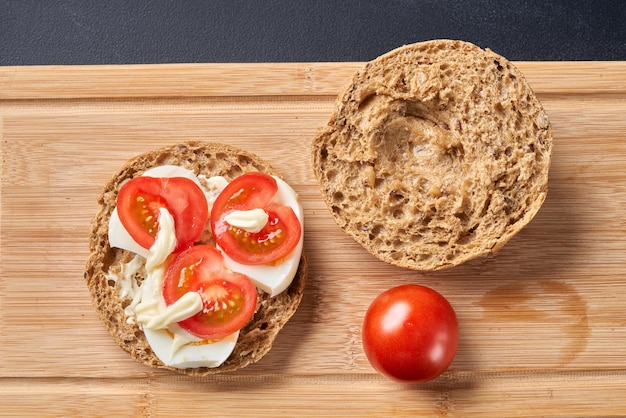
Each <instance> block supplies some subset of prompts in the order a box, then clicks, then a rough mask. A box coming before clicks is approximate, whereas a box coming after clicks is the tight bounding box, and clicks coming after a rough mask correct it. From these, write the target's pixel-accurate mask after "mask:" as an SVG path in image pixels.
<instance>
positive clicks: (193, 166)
mask: <svg viewBox="0 0 626 418" xmlns="http://www.w3.org/2000/svg"><path fill="white" fill-rule="evenodd" d="M168 164H172V165H178V166H181V167H184V168H187V169H189V170H192V171H193V172H195V173H196V175H198V174H204V175H205V176H207V177H211V176H218V175H220V176H224V177H226V179H227V180H229V181H230V180H232V179H234V178H235V177H237V176H239V175H241V174H243V173H246V172H250V171H262V172H266V173H268V174H272V175H277V173H276V171H275V170H274V169H273V168H272V167H271V166H270V165H269V164H267V163H265V162H264V161H262V160H261V159H260V158H259V157H257V156H256V155H254V154H251V153H248V152H246V151H243V150H240V149H238V148H235V147H231V146H227V145H224V144H218V143H209V142H200V141H191V142H185V143H181V144H177V145H173V146H169V147H165V148H160V149H156V150H152V151H149V152H146V153H144V154H141V155H139V156H137V157H135V158H133V159H132V160H130V161H129V162H128V163H127V164H126V165H125V166H124V167H122V169H121V170H120V171H119V172H118V173H117V174H115V175H114V176H113V177H112V178H111V180H110V181H109V182H108V183H107V184H106V185H105V186H104V188H103V190H102V194H101V195H100V198H99V204H100V211H99V213H98V214H96V216H95V218H94V220H93V222H92V225H91V235H90V241H89V250H90V256H89V259H88V260H87V264H86V268H85V281H86V283H87V286H88V288H89V291H90V292H91V296H92V299H93V304H94V306H95V308H96V311H97V313H98V315H99V317H100V319H101V320H102V322H103V323H104V324H105V326H106V328H107V330H108V331H109V333H110V334H111V337H113V339H114V340H115V342H116V343H117V344H118V345H119V346H120V347H121V348H122V349H123V350H125V351H127V352H128V353H129V354H130V356H131V357H133V358H134V359H135V360H137V361H139V362H141V363H144V364H146V365H148V366H152V367H157V368H165V369H170V370H173V371H176V372H178V373H181V374H186V375H193V376H206V375H210V374H216V373H222V372H227V371H234V370H237V369H240V368H242V367H245V366H247V365H249V364H252V363H255V362H257V361H258V360H260V359H261V358H262V357H263V356H264V355H265V354H266V353H267V352H268V351H269V350H270V349H271V347H272V345H273V343H274V340H275V338H276V336H277V335H278V332H279V331H280V330H281V329H282V328H283V326H284V325H285V324H286V323H287V322H288V321H289V319H290V318H291V317H292V316H293V314H294V313H295V312H296V309H297V307H298V305H299V304H300V301H301V300H302V295H303V292H304V286H305V282H306V277H307V259H306V256H305V254H304V252H303V254H302V258H301V259H300V264H299V266H298V271H297V273H296V277H295V278H294V280H293V282H292V283H291V285H290V286H289V288H287V290H285V291H284V292H283V293H281V294H279V295H277V296H275V297H273V298H270V297H269V295H268V294H267V293H264V292H262V291H260V290H259V291H258V292H257V293H258V301H257V309H256V311H255V314H254V316H253V317H252V319H251V320H250V321H249V322H248V323H247V324H246V325H245V326H244V328H243V329H242V330H241V331H240V333H239V339H238V341H237V345H236V346H235V350H234V351H233V353H232V354H231V356H230V357H229V358H228V359H227V360H226V362H224V363H223V364H222V365H221V366H220V367H216V368H207V367H199V368H192V369H178V368H175V367H170V366H167V365H165V364H163V363H162V362H161V361H160V360H159V359H158V357H157V356H156V355H155V354H154V352H153V351H152V349H151V348H150V345H149V344H148V341H147V340H146V337H145V335H144V333H143V331H142V330H141V328H140V327H139V326H138V325H137V324H136V323H135V322H134V321H128V320H127V319H128V318H127V317H126V316H125V314H124V308H125V307H127V306H128V305H129V304H130V302H131V299H132V298H131V297H120V288H119V284H118V283H117V281H116V280H114V279H111V276H110V275H109V274H108V273H114V274H118V273H119V272H120V271H121V269H122V268H124V267H123V266H124V265H125V264H126V263H128V262H130V260H131V259H132V258H133V254H131V253H129V252H127V251H124V250H120V249H118V248H111V247H110V245H109V239H108V225H109V219H110V217H111V213H112V212H113V209H114V208H115V205H116V199H117V192H118V191H119V188H120V187H121V185H122V184H123V183H124V182H125V181H126V180H128V179H130V178H133V177H137V176H140V175H141V174H142V173H143V172H145V171H146V170H148V169H150V168H152V167H156V166H160V165H168ZM205 235H206V234H205ZM209 235H210V234H209ZM201 239H202V238H201ZM206 240H208V238H207V239H206ZM203 243H209V242H203ZM144 278H145V269H143V268H140V269H139V270H138V272H137V273H136V274H135V276H134V280H135V282H136V283H137V285H140V284H141V283H142V282H143V280H144Z"/></svg>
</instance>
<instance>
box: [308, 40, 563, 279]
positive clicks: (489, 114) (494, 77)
mask: <svg viewBox="0 0 626 418" xmlns="http://www.w3.org/2000/svg"><path fill="white" fill-rule="evenodd" d="M551 152H552V132H551V127H550V123H549V121H548V117H547V115H546V113H545V111H544V110H543V107H542V106H541V104H540V103H539V101H538V100H537V97H536V96H535V94H534V93H533V91H532V90H531V87H530V86H529V84H528V83H527V81H526V79H525V78H524V76H523V75H522V73H520V71H519V70H518V69H517V68H516V67H515V66H514V65H513V64H512V63H511V62H509V61H508V60H507V59H505V58H504V57H502V56H500V55H498V54H495V53H494V52H492V51H490V50H482V49H480V48H479V47H477V46H476V45H473V44H470V43H467V42H462V41H453V40H435V41H428V42H421V43H416V44H412V45H407V46H404V47H401V48H398V49H396V50H393V51H391V52H389V53H387V54H385V55H382V56H381V57H379V58H377V59H375V60H374V61H371V62H369V63H367V64H366V65H365V66H364V67H363V68H362V69H360V70H359V71H358V72H357V73H356V74H355V75H354V77H353V78H352V80H351V82H350V83H349V85H348V86H347V87H346V88H345V89H344V91H343V92H342V93H341V94H340V95H339V97H338V99H337V101H336V105H335V109H334V112H333V113H332V115H331V118H330V121H329V122H328V125H327V126H325V127H324V128H322V129H321V130H320V131H319V132H318V134H317V136H316V137H315V138H314V140H313V145H312V156H313V168H314V171H315V175H316V177H317V179H318V182H319V184H320V188H321V191H322V195H323V197H324V199H325V201H326V203H327V205H328V207H329V209H330V211H331V212H332V215H333V217H334V219H335V221H336V222H337V224H338V225H339V226H340V227H341V228H343V229H344V231H345V232H346V233H347V234H348V235H350V236H352V237H353V238H354V239H355V240H356V241H357V242H358V243H360V244H361V245H362V246H363V247H364V248H365V249H367V250H368V251H369V252H371V253H372V254H373V255H375V256H376V257H378V258H379V259H381V260H383V261H385V262H388V263H391V264H394V265H397V266H400V267H405V268H410V269H416V270H424V271H427V270H438V269H443V268H447V267H451V266H454V265H458V264H460V263H463V262H465V261H467V260H470V259H473V258H475V257H478V256H485V255H487V254H489V253H492V252H495V251H497V250H499V249H500V248H501V247H502V246H503V245H504V244H505V243H506V242H507V241H508V240H509V239H510V238H511V237H513V236H514V235H515V234H516V233H517V232H519V231H520V230H521V229H522V228H523V227H524V226H525V225H526V224H527V223H528V222H529V221H530V220H531V219H532V218H533V217H534V216H535V214H536V213H537V211H538V210H539V208H540V207H541V205H542V203H543V201H544V200H545V198H546V194H547V190H548V170H549V167H550V160H551Z"/></svg>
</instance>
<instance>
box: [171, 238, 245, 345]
mask: <svg viewBox="0 0 626 418" xmlns="http://www.w3.org/2000/svg"><path fill="white" fill-rule="evenodd" d="M187 292H198V293H199V294H200V296H201V297H202V303H203V308H202V311H200V312H199V313H197V314H196V315H194V316H192V317H190V318H187V319H185V320H183V321H180V322H178V325H180V326H181V327H182V328H183V329H185V330H187V331H189V332H190V333H192V334H194V335H196V336H198V337H200V338H203V339H207V340H217V339H221V338H224V337H226V336H228V335H230V334H232V333H233V332H235V331H238V330H239V329H241V328H242V327H243V326H244V325H245V324H246V323H247V322H248V321H249V320H250V318H252V315H254V310H255V308H256V300H257V292H256V287H255V286H254V284H253V283H252V282H251V281H250V279H249V278H248V277H247V276H245V275H243V274H239V273H234V272H232V271H230V270H228V269H227V268H225V267H224V258H223V257H222V254H221V253H220V252H219V251H218V250H217V249H215V248H214V247H212V246H210V245H196V246H193V247H191V248H189V249H187V250H185V251H183V252H182V253H180V255H179V256H178V257H177V258H176V260H174V262H173V263H172V264H171V265H170V266H169V268H168V269H167V273H166V274H165V280H164V282H163V298H164V299H165V303H166V304H167V305H171V304H172V303H174V302H176V301H177V300H178V299H180V297H182V296H183V295H184V294H185V293H187Z"/></svg>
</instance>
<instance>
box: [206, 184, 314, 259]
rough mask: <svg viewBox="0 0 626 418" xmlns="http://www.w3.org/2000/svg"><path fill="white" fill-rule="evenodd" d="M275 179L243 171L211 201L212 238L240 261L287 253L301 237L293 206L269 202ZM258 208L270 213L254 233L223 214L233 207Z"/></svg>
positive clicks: (278, 257)
mask: <svg viewBox="0 0 626 418" xmlns="http://www.w3.org/2000/svg"><path fill="white" fill-rule="evenodd" d="M277 191H278V185H277V184H276V180H275V179H274V178H273V177H272V176H270V175H267V174H265V173H257V172H255V173H246V174H243V175H241V176H239V177H237V178H236V179H234V180H233V181H232V182H230V183H229V184H228V186H226V188H225V189H224V190H223V191H222V193H220V195H219V196H218V197H217V199H216V200H215V203H214V204H213V209H212V211H211V229H212V231H213V237H214V238H215V242H216V243H217V245H219V246H220V248H221V249H222V250H223V251H224V253H226V254H227V255H228V256H229V257H230V258H232V259H233V260H235V261H236V262H238V263H241V264H268V263H272V262H274V261H276V260H279V259H281V258H283V257H285V256H287V255H288V254H289V253H290V252H291V251H292V250H293V249H294V248H295V247H296V245H298V241H300V235H301V234H302V230H301V229H302V228H301V227H300V221H299V220H298V217H297V216H296V214H295V213H294V211H293V209H291V208H290V207H288V206H284V205H279V204H276V203H272V199H273V198H274V195H276V192H277ZM257 208H261V209H264V210H265V212H267V214H268V215H269V220H268V222H267V225H265V227H263V229H262V230H261V231H259V232H257V233H250V232H247V231H245V230H243V229H240V228H236V227H233V226H231V225H229V224H228V223H227V222H226V221H225V220H224V218H225V217H226V215H228V214H229V213H231V212H233V211H235V210H251V209H257Z"/></svg>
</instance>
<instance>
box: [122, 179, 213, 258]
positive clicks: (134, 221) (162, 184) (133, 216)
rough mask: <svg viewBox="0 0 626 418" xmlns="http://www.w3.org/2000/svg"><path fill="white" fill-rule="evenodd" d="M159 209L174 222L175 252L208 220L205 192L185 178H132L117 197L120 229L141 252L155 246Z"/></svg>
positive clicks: (195, 235)
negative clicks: (167, 213) (163, 210)
mask: <svg viewBox="0 0 626 418" xmlns="http://www.w3.org/2000/svg"><path fill="white" fill-rule="evenodd" d="M161 208H166V209H167V210H168V211H169V212H170V214H171V215H172V217H173V218H174V227H175V229H176V240H177V246H176V249H175V250H174V251H175V252H178V251H181V250H183V249H185V248H187V247H189V246H190V245H192V244H193V243H194V241H196V240H197V239H198V238H199V237H200V235H201V234H202V231H203V230H204V227H205V226H206V222H207V219H208V218H209V208H208V204H207V201H206V197H205V195H204V192H203V191H202V189H200V187H198V185H197V184H196V183H194V182H193V181H192V180H189V179H187V178H184V177H171V178H170V177H147V176H141V177H135V178H133V179H131V180H129V181H128V182H126V183H125V184H124V185H123V186H122V188H121V189H120V191H119V193H118V195H117V211H118V215H119V217H120V221H121V222H122V225H124V228H126V230H127V231H128V233H129V234H130V235H131V237H132V238H133V239H134V240H135V241H136V242H137V243H138V244H139V245H141V246H142V247H144V248H148V249H149V248H150V247H151V246H152V244H154V241H155V239H156V235H157V232H158V231H159V223H158V219H159V210H160V209H161Z"/></svg>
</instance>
